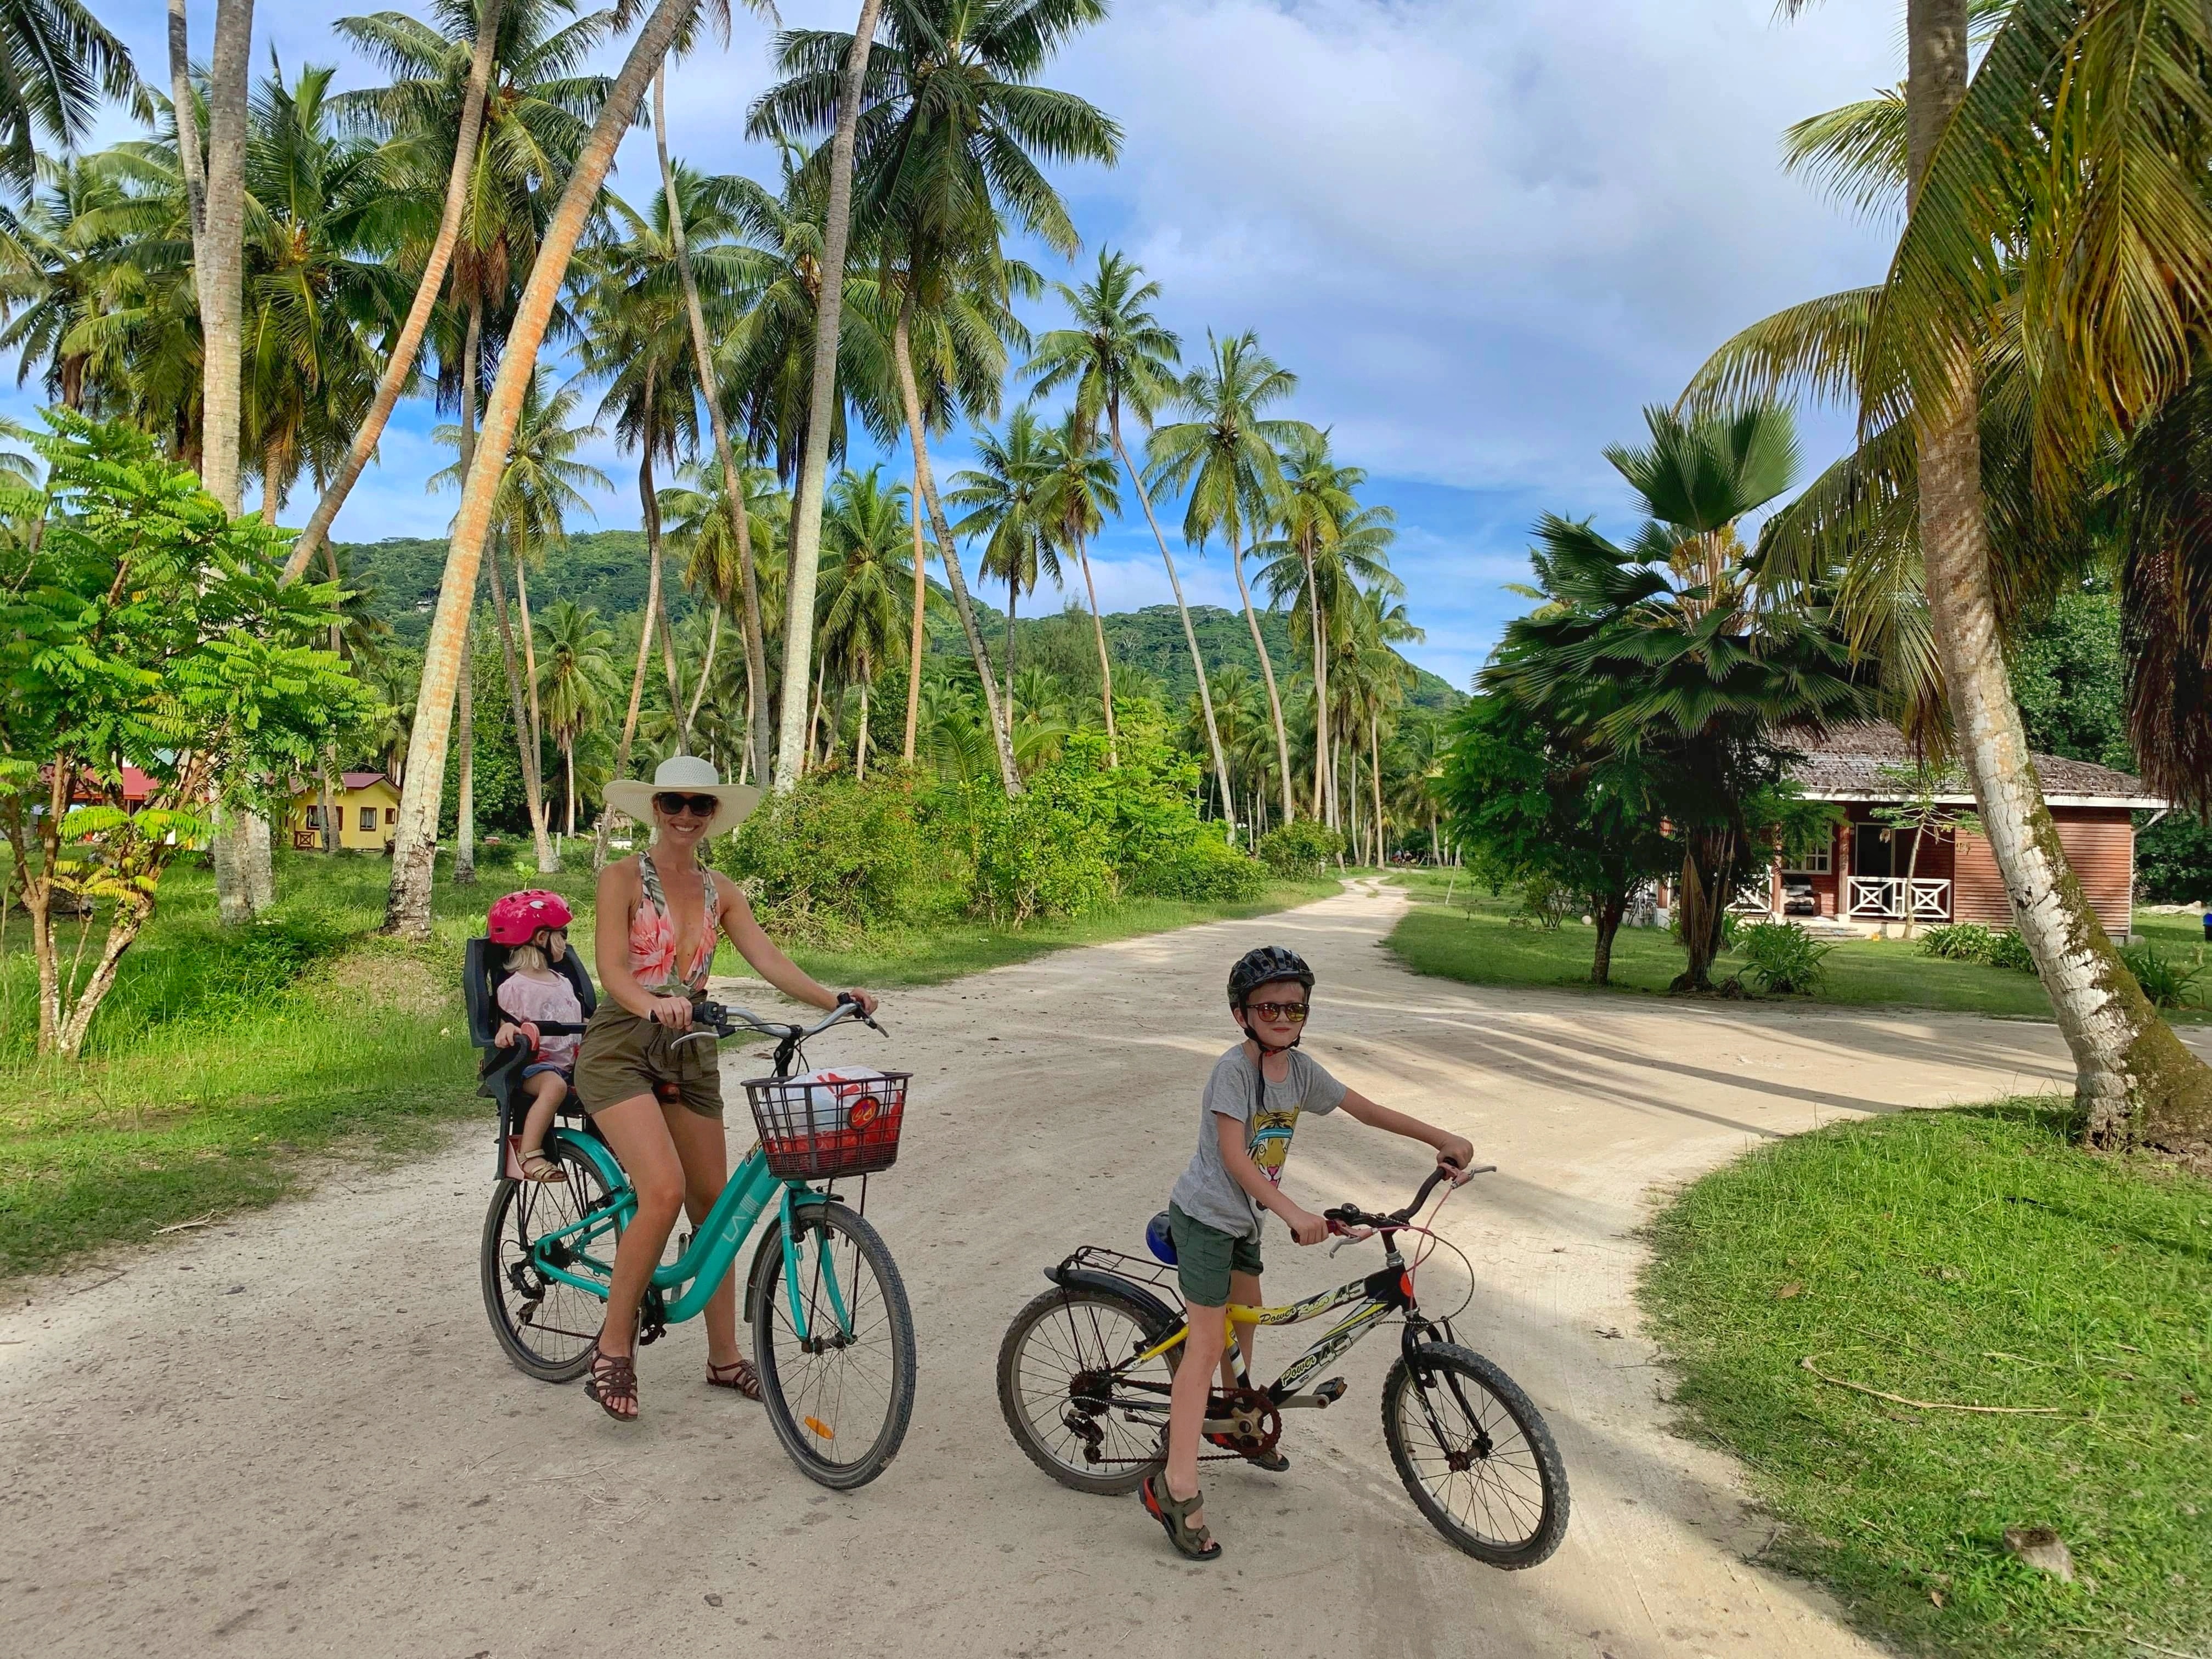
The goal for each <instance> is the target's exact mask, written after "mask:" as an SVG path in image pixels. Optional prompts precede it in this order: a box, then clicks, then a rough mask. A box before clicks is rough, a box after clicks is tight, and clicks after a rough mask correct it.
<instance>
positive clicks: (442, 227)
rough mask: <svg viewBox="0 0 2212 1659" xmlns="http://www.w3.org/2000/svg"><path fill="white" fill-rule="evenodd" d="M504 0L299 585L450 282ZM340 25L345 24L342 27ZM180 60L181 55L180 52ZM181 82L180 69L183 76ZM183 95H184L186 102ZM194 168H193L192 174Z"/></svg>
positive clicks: (175, 11) (476, 24) (296, 549)
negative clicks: (437, 201) (430, 230)
mask: <svg viewBox="0 0 2212 1659" xmlns="http://www.w3.org/2000/svg"><path fill="white" fill-rule="evenodd" d="M170 3H171V13H172V15H173V17H174V18H176V19H177V23H178V32H179V33H181V23H182V16H183V8H184V0H170ZM503 4H504V0H482V5H481V8H480V9H479V10H478V12H477V15H476V17H475V18H473V19H472V20H471V27H470V31H469V33H470V44H469V69H468V79H467V82H465V86H464V88H463V90H462V94H461V105H460V111H459V119H458V120H457V122H456V124H455V131H454V135H453V145H452V148H451V149H450V151H449V154H450V155H451V158H452V159H451V160H450V161H448V162H447V167H446V193H445V199H444V204H443V206H442V208H441V211H440V213H439V216H438V228H437V232H436V234H435V235H434V236H433V237H432V239H431V242H430V249H429V252H428V255H427V256H425V258H424V259H423V262H422V272H421V274H420V275H419V276H417V277H416V283H415V297H414V299H413V300H412V301H410V303H409V305H408V307H407V316H406V319H405V320H404V321H403V322H402V323H401V324H400V327H399V337H398V339H397V340H396V341H394V342H393V343H392V350H391V352H390V354H389V355H388V356H386V360H385V364H384V373H383V374H382V375H381V376H380V377H379V379H378V380H377V384H376V392H375V395H374V398H372V399H371V400H370V403H369V405H368V410H367V412H366V413H365V414H364V415H363V416H362V421H361V423H360V425H359V427H358V428H356V431H355V433H354V435H353V441H352V443H351V444H350V445H349V446H348V447H347V449H346V453H345V459H344V460H343V463H341V465H339V467H338V470H337V474H336V475H335V476H334V477H332V478H331V480H330V482H329V483H328V484H327V485H326V486H325V488H324V490H323V494H322V499H321V500H319V501H317V502H316V503H315V510H314V512H313V513H311V514H310V515H309V516H308V519H307V528H306V529H305V530H304V531H302V532H301V534H300V539H299V540H298V541H297V542H295V544H293V547H292V551H291V553H290V554H289V556H287V558H286V559H285V561H284V579H285V580H287V581H296V580H299V577H300V574H301V572H302V571H304V570H305V569H307V565H308V562H309V561H311V560H312V559H313V557H314V556H315V552H316V550H317V549H318V548H319V547H320V546H321V545H322V544H323V543H324V541H325V539H326V538H328V537H329V535H330V532H331V525H332V524H333V523H334V522H336V521H337V516H338V510H339V509H340V508H341V507H343V506H344V505H345V501H346V497H347V496H348V495H350V494H351V493H352V491H353V487H354V485H355V484H356V483H357V482H359V480H360V478H361V475H362V469H363V468H365V467H367V466H368V462H369V458H370V457H371V456H372V455H374V454H375V453H376V447H377V445H378V444H379V443H380V441H382V440H383V437H384V428H385V424H386V422H388V421H390V420H391V418H392V410H394V409H395V408H397V407H398V404H399V398H400V396H401V394H402V393H404V392H405V391H406V390H407V387H408V385H409V384H410V382H411V381H412V380H413V379H414V377H415V360H416V356H417V354H418V353H420V351H421V350H422V334H423V331H424V330H426V329H428V327H429V325H430V313H431V312H432V310H433V309H434V308H435V307H436V305H437V302H438V295H439V292H440V290H441V289H443V288H444V287H445V285H446V271H447V267H448V266H449V265H450V264H452V262H453V247H454V245H455V243H456V242H458V241H459V238H460V231H461V215H462V213H463V211H464V210H465V209H466V207H467V205H468V200H469V179H470V175H471V170H472V168H473V167H474V165H475V163H476V161H477V141H478V137H479V136H480V134H481V133H482V131H483V113H484V103H485V99H486V97H487V96H488V95H489V88H490V86H491V76H492V61H493V58H494V57H495V53H496V51H497V48H498V46H499V40H500V35H499V26H500V14H501V9H502V8H503ZM341 27H343V22H342V24H341ZM179 55H181V54H179ZM178 73H179V82H180V84H181V79H182V71H181V70H179V71H178ZM181 96H182V94H181V93H180V94H179V97H180V98H181ZM191 170H192V167H191V166H189V165H188V167H187V172H190V171H191Z"/></svg>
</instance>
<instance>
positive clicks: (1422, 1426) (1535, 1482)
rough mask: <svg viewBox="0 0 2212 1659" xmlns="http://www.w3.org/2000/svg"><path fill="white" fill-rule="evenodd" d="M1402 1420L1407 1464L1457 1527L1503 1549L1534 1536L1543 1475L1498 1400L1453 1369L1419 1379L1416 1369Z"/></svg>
mask: <svg viewBox="0 0 2212 1659" xmlns="http://www.w3.org/2000/svg"><path fill="white" fill-rule="evenodd" d="M1409 1405H1411V1406H1413V1409H1412V1410H1410V1411H1409V1410H1407V1406H1409ZM1400 1417H1401V1422H1400V1432H1401V1436H1402V1437H1403V1441H1404V1444H1405V1449H1406V1456H1407V1462H1409V1463H1410V1464H1411V1465H1412V1466H1413V1469H1414V1470H1415V1471H1416V1473H1417V1474H1418V1476H1419V1480H1420V1481H1421V1484H1422V1485H1423V1486H1426V1487H1427V1488H1428V1490H1429V1492H1430V1493H1431V1496H1432V1497H1433V1498H1434V1499H1435V1501H1436V1502H1437V1504H1438V1506H1439V1507H1441V1508H1442V1509H1443V1510H1445V1511H1446V1512H1447V1513H1448V1514H1449V1515H1450V1516H1451V1517H1452V1519H1453V1520H1455V1522H1458V1523H1459V1525H1460V1526H1462V1528H1466V1530H1467V1531H1468V1532H1469V1533H1471V1534H1474V1536H1475V1537H1477V1538H1479V1539H1480V1540H1482V1541H1484V1542H1485V1543H1487V1544H1491V1545H1493V1546H1496V1547H1501V1548H1511V1547H1516V1546H1518V1545H1520V1544H1522V1543H1523V1542H1524V1541H1527V1540H1528V1539H1529V1538H1530V1537H1532V1536H1534V1534H1536V1532H1537V1531H1538V1530H1539V1528H1541V1525H1542V1523H1543V1520H1544V1516H1545V1510H1546V1493H1545V1486H1544V1476H1543V1472H1542V1469H1541V1466H1540V1464H1539V1462H1538V1456H1537V1450H1536V1448H1535V1447H1534V1445H1533V1444H1532V1443H1530V1441H1529V1439H1528V1436H1527V1435H1525V1434H1524V1433H1523V1432H1522V1430H1521V1426H1520V1425H1518V1424H1517V1423H1516V1422H1515V1421H1514V1420H1513V1416H1512V1413H1510V1412H1509V1411H1508V1410H1507V1409H1506V1407H1505V1406H1504V1403H1503V1402H1502V1401H1498V1399H1496V1398H1495V1397H1494V1396H1493V1395H1491V1394H1490V1393H1489V1392H1488V1391H1486V1389H1482V1388H1480V1386H1470V1383H1469V1382H1468V1379H1465V1378H1462V1376H1460V1375H1459V1374H1458V1373H1457V1372H1456V1371H1455V1370H1449V1369H1445V1368H1443V1367H1437V1368H1433V1369H1431V1370H1430V1374H1429V1375H1428V1376H1422V1375H1421V1368H1417V1369H1416V1370H1415V1371H1414V1375H1413V1386H1412V1387H1411V1388H1409V1389H1406V1390H1405V1392H1404V1395H1401V1407H1400Z"/></svg>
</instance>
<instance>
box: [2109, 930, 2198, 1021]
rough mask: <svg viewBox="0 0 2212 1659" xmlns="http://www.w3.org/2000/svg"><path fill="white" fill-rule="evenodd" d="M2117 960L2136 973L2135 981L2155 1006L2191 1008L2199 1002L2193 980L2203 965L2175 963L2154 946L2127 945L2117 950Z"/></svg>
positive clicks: (2195, 979) (2195, 981) (2195, 984)
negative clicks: (2118, 954) (2125, 947)
mask: <svg viewBox="0 0 2212 1659" xmlns="http://www.w3.org/2000/svg"><path fill="white" fill-rule="evenodd" d="M2120 960H2121V961H2122V962H2124V963H2127V965H2128V971H2129V972H2130V973H2131V974H2133V975H2135V976H2136V984H2138V985H2140V986H2142V993H2143V994H2144V995H2145V996H2147V997H2148V998H2149V999H2150V1000H2151V1006H2154V1007H2157V1008H2194V1007H2197V1006H2200V1005H2201V1003H2202V1001H2203V998H2202V995H2201V994H2200V993H2199V992H2198V991H2197V980H2198V978H2199V977H2200V976H2201V975H2203V972H2204V969H2203V964H2201V963H2193V962H2177V961H2175V960H2174V959H2173V958H2172V957H2169V956H2166V955H2165V954H2164V953H2163V952H2161V951H2160V950H2159V949H2158V947H2157V946H2156V945H2130V946H2128V947H2127V949H2125V950H2124V951H2121V952H2120Z"/></svg>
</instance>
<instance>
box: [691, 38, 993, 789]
mask: <svg viewBox="0 0 2212 1659" xmlns="http://www.w3.org/2000/svg"><path fill="white" fill-rule="evenodd" d="M695 3H696V0H695ZM687 9H688V7H687ZM883 9H884V8H883V0H860V21H858V22H856V23H855V24H854V26H853V44H852V46H850V47H849V48H848V50H847V52H846V53H845V72H844V74H843V76H842V77H841V78H840V80H839V82H838V87H837V125H836V127H835V128H834V129H833V130H832V131H831V133H830V135H829V203H828V205H827V208H826V210H825V212H824V214H823V224H822V287H821V291H820V293H819V295H817V299H816V301H815V311H814V362H813V384H812V385H811V387H810V388H809V389H808V393H807V402H806V447H805V450H804V451H803V452H802V453H801V455H800V459H799V489H798V495H797V496H796V499H795V504H794V511H793V513H792V520H791V569H790V573H789V574H788V575H787V577H786V579H785V582H786V586H785V590H784V624H783V684H784V685H785V686H786V687H787V688H789V687H792V686H797V687H799V688H800V695H801V696H802V697H803V696H804V695H805V685H806V682H807V678H808V671H809V669H810V668H811V665H812V662H813V654H814V590H815V586H816V583H817V579H818V578H819V576H820V574H821V564H822V499H823V489H824V487H825V483H826V480H827V476H828V473H829V425H830V421H831V419H832V417H833V416H834V413H835V410H836V386H837V334H838V330H839V327H840V325H842V323H843V321H844V314H845V250H846V247H847V246H848V242H849V240H850V238H851V234H852V228H853V227H852V221H853V143H854V129H855V128H856V127H858V125H860V91H861V88H862V87H863V86H864V85H865V84H866V80H867V74H868V52H869V49H870V48H871V47H872V46H873V45H874V43H875V39H876V22H877V20H878V18H879V17H881V15H883ZM984 678H985V680H986V682H988V679H989V676H988V675H986V676H985V677H984ZM779 712H780V714H781V720H780V721H779V730H778V731H777V732H776V761H775V787H776V788H777V789H778V790H780V791H788V790H791V789H794V788H796V787H798V785H799V772H800V770H801V769H803V767H804V765H805V750H804V749H803V747H802V744H803V743H804V741H805V728H806V714H807V711H806V710H805V708H804V707H803V706H800V705H799V704H798V703H796V702H793V698H792V696H790V693H789V690H786V692H785V695H784V698H783V707H782V708H781V710H780V711H779Z"/></svg>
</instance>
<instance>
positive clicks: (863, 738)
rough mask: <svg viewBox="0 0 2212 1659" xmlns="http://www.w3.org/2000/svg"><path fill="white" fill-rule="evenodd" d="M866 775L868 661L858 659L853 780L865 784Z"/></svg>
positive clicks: (862, 658) (864, 657)
mask: <svg viewBox="0 0 2212 1659" xmlns="http://www.w3.org/2000/svg"><path fill="white" fill-rule="evenodd" d="M867 775H868V659H867V658H866V656H865V655H863V656H862V657H861V659H860V736H859V737H857V738H854V742H853V780H854V782H856V783H859V782H865V781H866V779H867Z"/></svg>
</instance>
